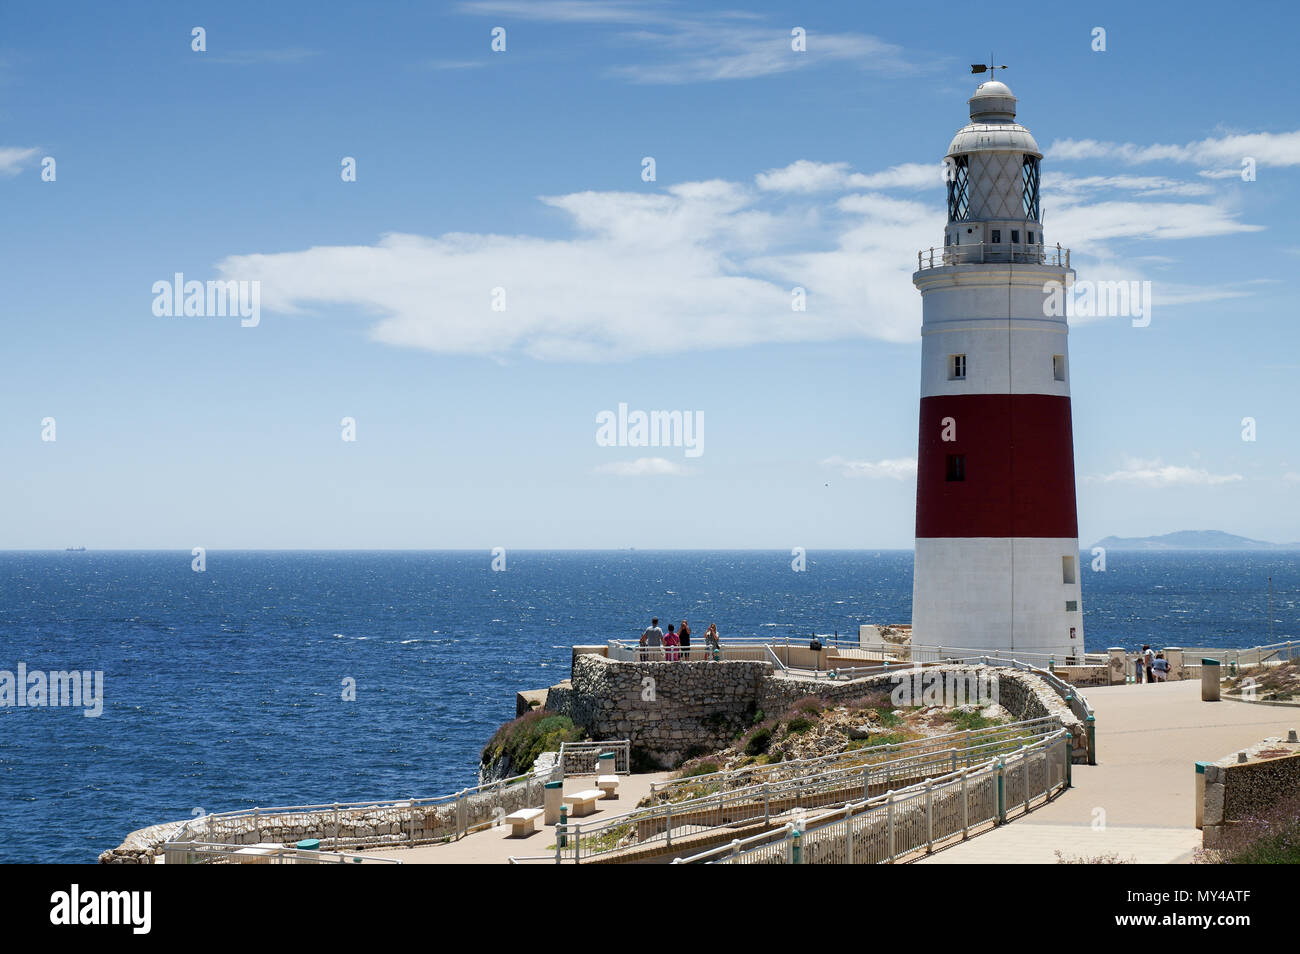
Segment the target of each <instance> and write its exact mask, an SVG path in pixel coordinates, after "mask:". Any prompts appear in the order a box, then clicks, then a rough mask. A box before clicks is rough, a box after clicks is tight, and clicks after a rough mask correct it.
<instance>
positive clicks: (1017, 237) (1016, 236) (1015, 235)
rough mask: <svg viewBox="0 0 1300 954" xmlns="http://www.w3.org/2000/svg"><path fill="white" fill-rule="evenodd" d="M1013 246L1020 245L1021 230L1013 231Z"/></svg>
mask: <svg viewBox="0 0 1300 954" xmlns="http://www.w3.org/2000/svg"><path fill="white" fill-rule="evenodd" d="M1011 244H1012V245H1019V244H1020V229H1012V230H1011Z"/></svg>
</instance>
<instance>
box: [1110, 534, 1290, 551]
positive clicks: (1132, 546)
mask: <svg viewBox="0 0 1300 954" xmlns="http://www.w3.org/2000/svg"><path fill="white" fill-rule="evenodd" d="M1093 546H1098V547H1104V548H1105V549H1107V550H1300V543H1269V542H1268V541H1267V540H1252V539H1251V538H1250V537H1239V536H1237V535H1236V534H1235V533H1224V532H1223V531H1222V530H1177V531H1175V532H1174V533H1166V534H1162V535H1161V536H1158V537H1104V538H1102V539H1101V540H1098V541H1097V542H1096V543H1095V544H1093Z"/></svg>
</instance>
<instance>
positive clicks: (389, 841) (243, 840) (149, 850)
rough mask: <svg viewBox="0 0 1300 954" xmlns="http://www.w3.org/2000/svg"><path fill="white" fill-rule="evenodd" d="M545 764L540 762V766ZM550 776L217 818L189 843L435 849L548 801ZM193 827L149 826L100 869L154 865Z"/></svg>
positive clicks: (543, 771)
mask: <svg viewBox="0 0 1300 954" xmlns="http://www.w3.org/2000/svg"><path fill="white" fill-rule="evenodd" d="M540 761H541V760H539V762H540ZM549 778H550V772H549V769H548V768H545V767H544V768H540V769H539V771H538V772H536V773H535V774H534V775H533V776H532V777H531V778H529V779H527V780H524V781H520V782H516V783H515V784H513V785H500V786H495V787H493V788H492V789H490V790H488V791H484V792H480V793H476V794H466V795H465V796H464V797H463V798H454V797H448V798H441V799H426V800H423V801H422V800H420V799H416V800H414V801H412V802H407V803H397V804H381V805H371V806H359V807H356V808H340V809H339V810H338V811H337V812H336V811H335V810H334V809H333V808H321V809H317V810H313V811H302V812H275V813H266V812H263V813H259V814H257V815H252V814H247V815H233V816H221V815H213V816H211V817H210V818H199V819H195V820H194V821H193V822H190V823H189V824H190V831H189V835H188V836H186V840H189V839H191V838H192V839H193V840H194V841H200V842H212V843H216V844H222V845H256V844H261V843H274V844H279V845H285V846H292V845H295V844H297V843H298V842H300V841H302V840H304V839H307V838H316V839H319V840H320V842H321V848H322V849H323V850H326V851H332V850H334V848H335V847H337V848H339V849H340V850H348V851H364V850H365V849H368V848H392V847H410V846H413V845H427V844H434V843H437V842H441V841H446V840H448V839H450V838H452V837H455V836H456V835H457V834H458V833H459V832H461V831H463V830H470V829H473V828H476V827H480V826H485V825H491V824H500V822H501V819H503V818H504V817H505V816H506V815H508V814H509V813H510V812H513V811H518V810H519V809H521V808H535V807H537V806H539V805H541V804H542V786H543V785H544V783H545V782H546V781H547V780H548V779H549ZM185 824H186V823H185V822H181V821H178V822H168V823H166V824H162V825H153V826H151V827H149V828H142V829H140V830H139V831H134V832H132V833H131V834H129V835H127V836H126V838H125V840H123V842H122V844H121V845H119V846H118V847H116V848H113V849H111V850H109V851H105V852H103V853H102V854H101V855H100V856H99V863H100V864H153V863H154V860H155V858H156V857H159V856H162V855H163V854H164V848H163V846H164V844H165V843H166V842H167V840H168V839H170V838H174V837H176V836H177V834H178V833H179V832H180V829H181V828H182V827H183V826H184V825H185Z"/></svg>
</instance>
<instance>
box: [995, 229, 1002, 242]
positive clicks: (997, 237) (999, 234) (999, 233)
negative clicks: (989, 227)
mask: <svg viewBox="0 0 1300 954" xmlns="http://www.w3.org/2000/svg"><path fill="white" fill-rule="evenodd" d="M993 244H994V245H1001V244H1002V230H1001V229H994V230H993Z"/></svg>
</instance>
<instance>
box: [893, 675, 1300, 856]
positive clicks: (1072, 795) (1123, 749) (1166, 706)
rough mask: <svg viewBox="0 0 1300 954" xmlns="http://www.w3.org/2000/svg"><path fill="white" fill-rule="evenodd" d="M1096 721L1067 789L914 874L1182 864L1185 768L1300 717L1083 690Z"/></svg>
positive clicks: (1174, 691)
mask: <svg viewBox="0 0 1300 954" xmlns="http://www.w3.org/2000/svg"><path fill="white" fill-rule="evenodd" d="M1082 691H1083V692H1084V694H1085V695H1087V697H1088V701H1089V702H1090V703H1092V706H1093V709H1094V710H1095V711H1096V713H1097V753H1098V763H1099V764H1097V765H1076V766H1074V775H1073V780H1074V787H1073V788H1072V789H1070V790H1068V791H1065V792H1063V793H1061V795H1060V796H1058V797H1057V798H1056V800H1055V801H1052V802H1050V803H1048V804H1046V805H1043V806H1042V807H1040V808H1037V809H1035V810H1034V811H1033V812H1031V813H1030V814H1029V815H1027V816H1025V817H1023V818H1020V819H1016V820H1014V821H1012V822H1011V823H1010V824H1008V825H1004V826H1002V827H1000V828H997V829H994V830H993V831H990V832H987V833H985V834H982V835H978V836H976V837H974V838H972V839H971V840H970V841H967V842H964V843H960V844H957V845H954V846H952V847H950V848H946V849H943V850H942V851H939V852H936V853H935V854H934V855H933V856H932V857H930V858H926V859H924V860H923V861H921V862H919V863H920V864H982V863H991V864H1038V863H1047V864H1050V863H1053V862H1055V861H1056V860H1057V859H1056V855H1055V852H1056V851H1057V850H1058V849H1059V850H1060V851H1061V853H1062V855H1064V856H1066V857H1089V858H1091V857H1096V856H1098V855H1107V854H1117V855H1119V856H1120V857H1121V858H1131V859H1134V860H1136V861H1137V862H1139V863H1143V864H1169V863H1176V862H1186V861H1190V860H1191V854H1192V851H1193V850H1194V849H1195V848H1198V847H1199V846H1200V844H1201V833H1200V831H1199V830H1198V829H1197V828H1196V827H1195V823H1196V815H1195V812H1196V808H1195V803H1194V801H1193V794H1194V792H1195V788H1196V772H1195V768H1194V763H1195V762H1197V761H1201V762H1213V761H1216V760H1218V759H1220V758H1222V757H1223V756H1225V755H1228V754H1230V753H1231V752H1234V751H1236V750H1238V749H1243V748H1246V747H1247V746H1249V745H1251V744H1253V743H1255V742H1258V741H1259V740H1261V739H1263V738H1266V737H1268V736H1272V735H1281V736H1283V737H1285V735H1286V730H1287V729H1290V728H1300V712H1297V711H1295V710H1286V709H1279V708H1275V707H1272V706H1257V705H1250V704H1249V703H1243V702H1231V701H1227V700H1225V701H1223V702H1202V701H1201V683H1200V680H1186V681H1183V682H1167V683H1156V684H1154V685H1124V686H1105V687H1088V688H1085V689H1083V690H1082Z"/></svg>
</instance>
